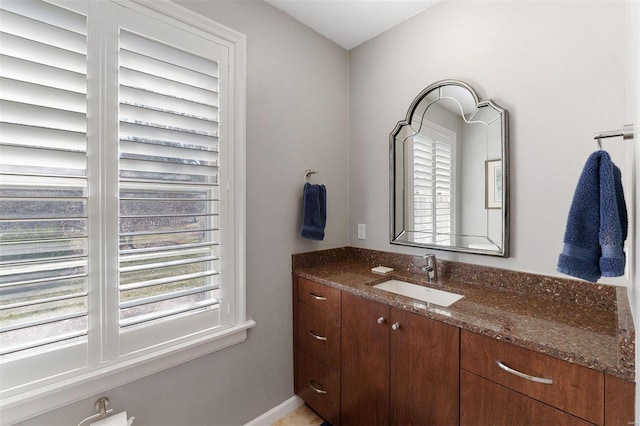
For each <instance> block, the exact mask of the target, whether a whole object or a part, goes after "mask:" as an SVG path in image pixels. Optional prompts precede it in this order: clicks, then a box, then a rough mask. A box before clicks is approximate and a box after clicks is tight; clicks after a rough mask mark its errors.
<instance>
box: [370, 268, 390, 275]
mask: <svg viewBox="0 0 640 426" xmlns="http://www.w3.org/2000/svg"><path fill="white" fill-rule="evenodd" d="M392 271H393V268H387V267H386V266H376V267H375V268H371V272H373V273H374V274H381V275H386V274H388V273H389V272H392Z"/></svg>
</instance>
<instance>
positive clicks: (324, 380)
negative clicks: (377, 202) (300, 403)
mask: <svg viewBox="0 0 640 426" xmlns="http://www.w3.org/2000/svg"><path fill="white" fill-rule="evenodd" d="M293 289H294V291H293V293H294V295H293V297H294V299H293V300H294V309H293V315H294V322H293V327H294V386H295V393H296V394H297V395H299V396H300V397H301V398H302V399H303V400H304V401H305V402H306V403H307V404H308V405H309V406H310V407H311V408H312V409H314V410H315V411H316V412H317V413H318V414H320V415H321V416H322V417H323V418H325V419H327V420H329V421H330V422H331V423H333V424H334V425H338V424H343V425H346V426H360V425H367V426H375V425H389V424H390V425H420V426H423V425H438V426H440V425H457V424H460V425H465V426H466V425H470V426H476V425H509V426H510V425H516V424H517V425H519V426H525V425H532V426H533V425H535V426H538V425H554V426H555V425H589V424H592V425H604V426H623V425H628V424H632V423H633V421H634V396H635V383H633V382H630V381H626V380H623V379H620V378H617V377H614V376H611V375H609V374H605V373H603V372H600V371H596V370H593V369H589V368H586V367H582V366H580V365H577V364H573V363H569V362H566V361H563V360H561V359H558V358H554V357H551V356H549V355H545V354H543V353H539V352H536V351H532V350H528V349H525V348H521V347H519V346H516V345H513V344H510V343H507V342H504V341H501V340H497V339H494V338H491V337H488V336H484V335H481V334H477V333H474V332H471V331H469V330H460V329H459V328H457V327H454V326H450V325H448V324H445V323H442V322H439V321H435V320H431V319H429V318H425V317H423V316H420V315H417V314H413V313H411V312H407V311H404V310H401V309H397V308H393V307H390V306H389V305H387V304H384V303H379V302H375V301H373V300H370V299H367V298H364V297H361V296H357V295H355V294H352V293H349V292H346V291H345V292H341V291H340V290H337V289H335V288H332V287H329V286H325V285H322V284H319V283H316V282H313V281H309V280H306V279H303V278H300V277H294V286H293ZM498 362H499V363H500V365H499V364H498ZM532 378H533V379H534V380H531V379H532ZM536 379H542V380H536ZM549 380H551V381H552V382H553V383H549ZM541 382H542V383H541ZM544 382H547V383H544Z"/></svg>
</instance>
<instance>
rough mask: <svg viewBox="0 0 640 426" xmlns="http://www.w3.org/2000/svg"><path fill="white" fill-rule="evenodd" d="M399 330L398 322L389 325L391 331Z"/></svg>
mask: <svg viewBox="0 0 640 426" xmlns="http://www.w3.org/2000/svg"><path fill="white" fill-rule="evenodd" d="M399 328H400V323H399V322H394V323H393V324H391V329H392V330H398V329H399Z"/></svg>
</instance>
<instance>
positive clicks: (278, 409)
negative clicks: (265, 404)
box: [244, 395, 304, 426]
mask: <svg viewBox="0 0 640 426" xmlns="http://www.w3.org/2000/svg"><path fill="white" fill-rule="evenodd" d="M303 404H304V401H303V400H302V399H301V398H300V397H299V396H297V395H294V396H292V397H291V398H289V399H287V400H286V401H284V402H283V403H281V404H279V405H277V406H275V407H273V408H272V409H271V410H269V411H267V412H266V413H264V414H261V415H260V416H258V417H256V418H255V419H253V420H251V421H250V422H249V423H247V424H246V425H244V426H271V425H272V424H274V423H275V422H277V421H278V420H280V419H281V418H283V417H285V416H287V415H288V414H290V413H292V412H294V411H295V410H297V409H298V407H300V406H302V405H303Z"/></svg>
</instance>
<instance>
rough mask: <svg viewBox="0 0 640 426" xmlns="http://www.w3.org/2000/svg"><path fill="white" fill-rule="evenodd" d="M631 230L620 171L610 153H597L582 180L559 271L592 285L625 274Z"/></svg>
mask: <svg viewBox="0 0 640 426" xmlns="http://www.w3.org/2000/svg"><path fill="white" fill-rule="evenodd" d="M627 228H628V217H627V207H626V203H625V201H624V194H623V191H622V178H621V174H620V169H619V168H618V167H617V166H616V165H615V164H613V162H612V161H611V157H610V156H609V154H608V153H607V152H605V151H596V152H594V153H593V154H591V156H589V158H588V159H587V162H586V164H585V165H584V169H583V170H582V174H581V175H580V179H579V180H578V185H577V187H576V192H575V194H574V196H573V201H572V203H571V208H570V209H569V218H568V220H567V228H566V231H565V234H564V248H563V249H562V253H561V254H560V258H559V259H558V271H559V272H562V273H563V274H567V275H571V276H574V277H577V278H582V279H584V280H587V281H591V282H596V281H598V279H599V278H600V277H601V276H604V277H619V276H621V275H624V266H625V261H626V259H625V254H624V251H623V247H624V242H625V240H626V239H627Z"/></svg>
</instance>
